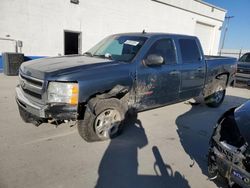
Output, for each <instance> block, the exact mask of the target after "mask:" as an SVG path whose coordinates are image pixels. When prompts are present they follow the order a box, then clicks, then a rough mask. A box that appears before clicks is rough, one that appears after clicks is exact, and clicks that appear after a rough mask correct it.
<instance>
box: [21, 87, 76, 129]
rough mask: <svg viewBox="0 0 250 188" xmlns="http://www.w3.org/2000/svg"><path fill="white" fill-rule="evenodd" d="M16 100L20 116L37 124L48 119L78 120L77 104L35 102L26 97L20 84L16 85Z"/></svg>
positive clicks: (28, 121)
mask: <svg viewBox="0 0 250 188" xmlns="http://www.w3.org/2000/svg"><path fill="white" fill-rule="evenodd" d="M16 102H17V104H18V108H19V113H20V116H21V117H22V119H23V120H24V121H25V122H27V123H33V124H37V123H38V122H40V123H42V122H47V121H48V120H76V119H77V116H78V113H77V105H69V104H47V105H41V104H38V103H34V102H31V101H30V100H29V99H28V98H27V97H25V95H24V94H23V92H22V89H21V88H20V87H19V86H17V87H16Z"/></svg>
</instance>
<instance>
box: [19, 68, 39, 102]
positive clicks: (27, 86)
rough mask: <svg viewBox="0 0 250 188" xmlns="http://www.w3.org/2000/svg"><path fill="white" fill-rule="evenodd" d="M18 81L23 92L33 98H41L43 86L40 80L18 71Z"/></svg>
mask: <svg viewBox="0 0 250 188" xmlns="http://www.w3.org/2000/svg"><path fill="white" fill-rule="evenodd" d="M19 83H20V86H21V88H22V90H23V91H24V93H26V94H28V95H30V96H32V97H34V98H37V99H42V88H43V81H42V80H39V79H37V78H33V77H30V76H26V75H23V74H22V73H20V74H19Z"/></svg>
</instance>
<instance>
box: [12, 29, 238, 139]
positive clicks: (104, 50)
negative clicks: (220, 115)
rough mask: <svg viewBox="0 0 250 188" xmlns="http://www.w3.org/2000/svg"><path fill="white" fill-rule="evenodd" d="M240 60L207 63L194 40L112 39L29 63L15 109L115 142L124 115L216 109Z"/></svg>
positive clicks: (37, 120)
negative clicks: (198, 106)
mask: <svg viewBox="0 0 250 188" xmlns="http://www.w3.org/2000/svg"><path fill="white" fill-rule="evenodd" d="M235 73H236V59H234V58H226V57H212V56H210V57H205V56H204V55H203V51H202V48H201V45H200V42H199V40H198V39H197V38H196V37H193V36H185V35H175V34H164V33H126V34H117V35H112V36H109V37H107V38H105V39H104V40H102V41H101V42H100V43H98V44H97V45H96V46H94V47H93V48H92V49H90V50H89V51H87V52H86V53H84V54H83V55H75V56H64V57H54V58H45V59H39V60H33V61H29V62H25V63H23V64H22V65H21V67H20V71H19V77H20V83H19V85H18V86H17V87H16V101H17V104H18V107H19V112H20V115H21V117H22V119H23V120H24V121H25V122H29V123H33V124H35V125H37V126H38V125H40V124H41V123H53V124H60V123H63V122H66V121H77V125H78V131H79V134H80V135H81V136H82V138H84V139H85V140H86V141H89V142H91V141H98V140H105V139H109V138H113V137H114V136H116V135H118V134H119V133H120V130H121V128H122V125H124V120H125V117H126V114H127V113H128V112H129V111H130V110H131V109H133V111H134V110H136V111H137V112H140V111H143V110H148V109H153V108H157V107H161V106H165V105H168V104H173V103H177V102H180V101H184V100H187V99H190V98H194V97H197V96H202V97H203V98H204V101H205V103H206V104H207V105H208V106H211V107H217V106H219V105H220V104H221V103H222V102H223V99H224V96H225V90H226V87H227V85H228V84H230V83H231V82H232V81H233V79H234V76H235Z"/></svg>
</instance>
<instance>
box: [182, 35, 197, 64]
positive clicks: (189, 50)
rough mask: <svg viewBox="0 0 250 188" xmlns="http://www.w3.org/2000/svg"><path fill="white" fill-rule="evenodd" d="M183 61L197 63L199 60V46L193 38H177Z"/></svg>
mask: <svg viewBox="0 0 250 188" xmlns="http://www.w3.org/2000/svg"><path fill="white" fill-rule="evenodd" d="M179 45H180V51H181V57H182V62H183V63H197V61H199V62H200V60H201V54H200V50H199V46H198V45H197V42H196V40H195V39H179Z"/></svg>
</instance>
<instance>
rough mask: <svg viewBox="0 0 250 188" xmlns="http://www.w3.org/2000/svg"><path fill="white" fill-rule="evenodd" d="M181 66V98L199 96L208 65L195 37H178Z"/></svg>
mask: <svg viewBox="0 0 250 188" xmlns="http://www.w3.org/2000/svg"><path fill="white" fill-rule="evenodd" d="M178 48H179V57H180V61H181V62H182V66H181V70H180V71H181V86H180V100H184V99H189V98H192V97H195V96H198V95H199V94H200V93H201V91H202V90H203V87H204V84H205V76H206V75H205V74H206V65H205V59H204V56H203V53H202V50H201V46H200V43H199V42H198V39H196V38H195V37H180V38H179V39H178Z"/></svg>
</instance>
